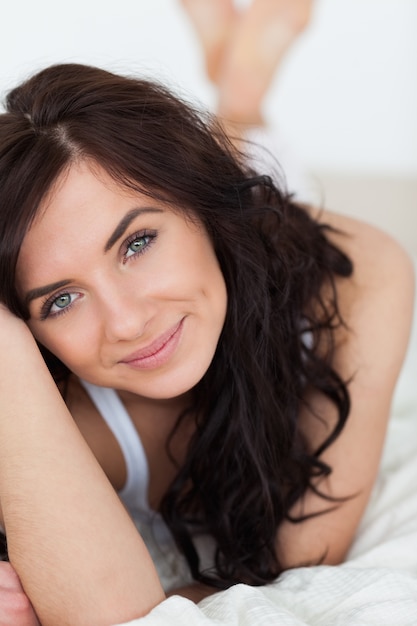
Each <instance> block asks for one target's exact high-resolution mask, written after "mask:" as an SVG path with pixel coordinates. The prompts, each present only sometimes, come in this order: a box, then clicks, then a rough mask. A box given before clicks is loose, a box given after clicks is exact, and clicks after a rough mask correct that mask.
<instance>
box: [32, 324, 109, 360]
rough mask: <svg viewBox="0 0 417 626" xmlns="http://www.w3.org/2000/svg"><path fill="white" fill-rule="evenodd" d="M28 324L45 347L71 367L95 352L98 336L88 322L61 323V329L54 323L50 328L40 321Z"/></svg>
mask: <svg viewBox="0 0 417 626" xmlns="http://www.w3.org/2000/svg"><path fill="white" fill-rule="evenodd" d="M28 326H29V328H30V330H31V332H32V334H33V336H34V337H35V339H36V340H37V341H38V342H39V343H41V344H42V345H43V346H44V347H45V348H47V349H48V350H49V352H52V354H54V355H55V356H56V357H57V358H58V359H60V361H62V362H63V363H64V364H65V365H66V366H67V367H69V369H71V370H73V369H74V365H75V366H76V365H77V364H79V363H83V362H86V361H87V360H88V359H89V357H91V356H92V354H93V353H94V345H95V344H96V341H97V338H96V337H95V336H94V333H93V328H94V326H92V325H88V324H79V325H74V324H71V327H69V325H68V326H67V327H64V325H63V324H62V323H59V329H58V324H57V329H56V330H55V329H54V328H52V327H53V324H50V325H49V328H48V329H46V328H43V327H42V325H41V324H40V323H36V322H35V323H32V324H31V323H30V322H28Z"/></svg>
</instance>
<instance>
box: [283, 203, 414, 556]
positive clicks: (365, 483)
mask: <svg viewBox="0 0 417 626" xmlns="http://www.w3.org/2000/svg"><path fill="white" fill-rule="evenodd" d="M321 219H322V221H324V222H327V223H330V224H331V225H333V226H334V227H336V228H339V229H341V230H343V231H345V232H346V233H348V235H347V236H343V235H332V238H333V239H334V240H335V242H336V243H337V245H339V246H340V247H341V248H342V249H344V250H345V251H346V252H347V253H348V254H349V256H350V257H351V258H352V260H353V262H354V265H355V271H354V275H353V278H352V279H348V280H346V279H342V280H341V281H340V284H339V288H338V291H339V299H340V307H341V311H342V315H343V316H344V319H345V321H346V323H347V324H348V326H349V330H346V329H340V331H339V332H338V336H337V338H336V341H337V351H336V359H335V363H334V365H335V367H336V369H337V371H338V372H339V373H340V374H341V376H342V378H344V379H345V380H348V379H350V378H352V381H351V383H350V384H349V391H350V394H351V402H352V409H351V414H350V416H349V418H348V421H347V424H346V426H345V428H344V430H343V431H342V434H341V435H340V436H339V437H338V439H337V440H336V441H335V442H334V443H333V444H332V445H331V446H330V447H329V448H328V449H327V450H326V452H325V453H324V454H323V455H322V459H323V460H324V461H325V462H327V463H328V464H329V465H330V466H331V467H332V468H333V472H332V474H331V476H330V477H329V478H328V479H326V480H322V481H321V482H320V484H319V487H320V489H321V490H322V491H323V492H324V493H326V494H328V495H330V496H337V497H344V496H353V497H352V498H350V499H348V500H346V501H345V502H343V503H341V504H340V505H339V506H338V508H337V509H336V510H334V511H332V512H329V513H325V514H324V515H319V516H318V517H314V518H311V519H310V520H308V521H305V522H302V523H300V524H291V523H287V522H286V523H285V524H283V526H282V527H281V529H280V531H279V533H278V552H279V555H280V557H281V558H282V560H283V562H284V563H285V565H286V566H287V567H293V566H296V565H300V564H304V563H311V562H313V563H314V562H317V561H318V560H319V559H320V558H321V557H322V556H323V555H324V561H323V562H324V563H331V564H335V563H340V562H341V561H342V560H343V559H344V557H345V555H346V553H347V551H348V549H349V547H350V545H351V543H352V540H353V537H354V534H355V531H356V529H357V526H358V524H359V522H360V519H361V517H362V515H363V512H364V509H365V507H366V505H367V503H368V500H369V496H370V493H371V490H372V487H373V484H374V481H375V477H376V474H377V471H378V467H379V462H380V457H381V451H382V447H383V443H384V437H385V432H386V426H387V422H388V418H389V414H390V408H391V401H392V396H393V391H394V387H395V383H396V380H397V377H398V374H399V371H400V368H401V365H402V362H403V358H404V355H405V351H406V347H407V343H408V338H409V332H410V326H411V318H412V303H413V285H414V279H413V268H412V264H411V262H410V260H409V258H408V256H407V255H406V254H405V252H404V251H403V250H402V249H401V247H400V246H399V245H398V244H397V243H396V242H395V241H393V240H392V239H391V238H390V237H389V236H388V235H385V234H384V233H382V232H380V231H378V230H377V229H375V228H373V227H371V226H369V225H367V224H364V223H361V222H358V221H355V220H351V219H349V218H347V217H343V216H340V215H339V216H338V215H332V214H331V213H326V212H324V213H323V215H322V217H321ZM309 400H310V401H311V402H312V405H313V407H314V408H315V409H316V410H317V411H318V412H319V413H320V414H321V415H323V416H324V417H325V420H324V422H323V423H321V422H320V421H319V420H317V419H316V418H314V417H312V415H311V414H310V413H308V412H307V411H305V412H304V414H303V415H302V416H301V420H302V428H303V430H304V433H305V435H306V437H307V439H308V440H309V442H310V445H311V449H315V448H316V447H317V446H318V445H319V444H320V442H321V441H323V439H324V438H325V437H326V436H327V435H328V434H329V432H330V429H331V428H332V426H333V424H334V420H335V414H334V407H333V406H331V405H330V403H329V402H328V401H326V400H324V399H323V398H322V397H317V396H315V395H311V396H310V398H309ZM328 506H329V502H326V501H325V500H323V499H321V498H319V497H318V496H316V495H314V494H313V493H312V492H309V493H308V494H307V495H306V496H305V498H304V499H303V500H302V501H301V502H299V503H298V505H297V506H296V507H295V508H294V510H293V511H292V513H293V514H294V515H295V516H297V515H300V514H304V513H313V512H316V511H323V510H324V509H326V508H328Z"/></svg>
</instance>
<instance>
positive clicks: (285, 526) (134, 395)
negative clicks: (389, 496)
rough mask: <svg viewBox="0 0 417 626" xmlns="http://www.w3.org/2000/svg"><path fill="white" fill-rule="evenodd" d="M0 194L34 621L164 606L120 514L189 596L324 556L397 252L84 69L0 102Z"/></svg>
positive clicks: (384, 331) (18, 503)
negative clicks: (156, 546) (207, 543)
mask: <svg viewBox="0 0 417 626" xmlns="http://www.w3.org/2000/svg"><path fill="white" fill-rule="evenodd" d="M0 199H1V211H0V300H1V302H2V303H3V306H2V309H1V311H0V314H1V324H0V346H1V351H2V354H3V355H4V356H5V358H3V359H2V362H1V365H0V368H1V371H0V385H1V387H0V396H1V406H2V414H3V415H2V420H1V421H0V446H1V449H0V504H1V521H2V525H3V527H4V528H5V532H6V535H7V541H8V550H9V557H10V563H11V565H12V566H13V571H15V572H16V573H17V575H18V577H19V579H20V581H21V583H22V585H23V588H24V590H25V592H26V594H27V596H28V598H29V599H30V601H31V602H32V604H33V606H34V609H35V611H36V613H37V615H38V618H39V620H40V622H41V623H42V624H44V625H48V624H57V623H59V624H77V625H80V624H89V625H91V624H114V623H117V622H121V621H127V620H129V619H133V618H134V617H138V616H140V615H144V614H146V613H147V612H148V611H149V610H150V609H151V608H152V607H153V606H155V605H156V604H158V603H159V602H161V601H162V600H163V599H164V597H165V595H164V591H163V590H162V586H161V583H160V580H159V577H158V573H157V571H156V569H155V567H154V564H153V562H152V559H151V557H150V555H149V552H148V550H147V548H146V546H145V544H144V542H143V541H142V539H141V536H140V534H139V533H138V532H137V530H136V528H135V525H134V524H133V523H132V518H135V516H136V514H137V515H138V516H139V517H140V516H141V515H143V516H145V517H146V516H147V515H149V516H150V518H149V519H152V518H155V519H156V521H155V524H156V525H157V527H158V528H159V529H160V531H159V530H158V532H161V533H162V534H163V533H165V532H166V533H168V534H169V535H170V536H172V537H174V539H175V542H176V544H177V546H178V547H179V550H180V552H181V553H182V554H183V555H184V557H185V559H186V561H187V564H188V566H189V571H190V573H191V576H192V578H193V579H194V581H195V582H194V583H191V584H190V585H189V586H187V587H185V588H183V589H181V590H169V591H170V592H171V593H172V592H174V591H177V592H179V593H183V594H184V595H188V596H189V597H191V598H193V599H196V600H198V599H199V598H201V597H203V596H204V595H207V594H208V593H212V592H213V591H215V590H216V589H222V588H226V587H228V586H230V585H231V584H234V583H237V582H244V583H248V584H255V585H256V584H266V583H268V582H270V581H272V580H274V579H275V578H276V577H277V576H279V574H280V573H281V572H282V571H283V570H284V569H287V568H289V567H295V566H298V565H305V564H315V563H339V562H340V561H341V560H343V558H344V556H345V554H346V552H347V550H348V549H349V546H350V544H351V542H352V539H353V536H354V533H355V530H356V528H357V525H358V523H359V520H360V518H361V515H362V513H363V511H364V508H365V506H366V503H367V501H368V498H369V495H370V491H371V489H372V485H373V482H374V478H375V475H376V472H377V468H378V463H379V458H380V454H381V448H382V445H383V440H384V432H385V427H386V422H387V419H388V415H389V408H390V401H391V397H392V393H393V388H394V385H395V381H396V378H397V375H398V372H399V369H400V366H401V362H402V359H403V355H404V352H405V348H406V344H407V339H408V333H409V326H410V320H411V302H412V281H413V279H412V269H411V264H410V262H409V260H408V258H407V257H406V255H405V254H404V252H403V251H402V250H401V248H400V247H399V246H398V245H397V244H396V243H395V242H394V241H392V240H391V239H390V238H389V237H388V236H387V235H385V234H383V233H381V232H379V231H377V230H376V229H374V228H372V227H371V226H368V225H365V224H360V223H358V222H355V221H353V220H350V219H348V218H346V217H342V216H336V215H332V214H330V213H327V212H324V211H322V212H317V211H314V210H312V209H309V208H306V207H299V206H297V205H295V204H294V203H293V202H292V201H291V197H290V196H288V195H287V194H285V193H283V192H282V191H279V190H278V189H277V188H276V187H275V185H274V184H273V182H272V180H271V179H270V178H269V177H266V176H261V175H259V174H258V173H255V172H253V171H250V170H249V168H248V167H247V166H245V161H244V158H243V156H242V155H240V154H239V153H238V152H237V150H236V149H235V148H234V147H233V146H232V144H231V143H230V141H229V140H228V138H227V137H226V136H225V135H224V134H223V133H222V131H221V128H219V126H218V125H216V124H215V123H214V121H212V120H210V119H204V118H203V117H202V116H200V115H198V114H197V113H195V112H194V111H193V110H191V109H190V108H189V107H188V106H187V105H186V104H184V103H183V102H181V101H180V100H178V99H177V98H176V97H174V96H172V95H171V94H170V93H169V92H168V91H166V90H165V89H163V88H162V87H161V86H158V85H155V84H153V83H150V82H147V81H141V80H135V79H130V78H124V77H119V76H115V75H113V74H110V73H108V72H105V71H103V70H99V69H96V68H90V67H85V66H79V65H63V66H55V67H51V68H47V69H46V70H44V71H42V72H40V73H38V74H37V75H35V76H34V77H33V78H31V79H29V81H27V82H26V83H24V84H22V85H21V86H20V87H18V88H16V89H15V90H13V91H12V92H11V93H10V94H9V97H8V102H7V111H6V113H5V114H4V115H2V116H1V118H0ZM38 345H39V347H40V350H39V349H38ZM45 363H46V364H47V366H48V367H46V365H45ZM48 368H49V369H48ZM51 374H52V376H51ZM106 403H107V404H106ZM109 403H110V404H111V406H116V405H117V408H116V409H115V410H116V411H117V412H118V415H121V414H122V413H123V412H124V414H125V415H126V414H127V415H128V423H129V424H130V426H127V428H130V429H131V430H130V431H129V434H128V437H127V438H128V440H129V441H130V442H131V441H132V440H133V439H134V438H135V437H136V439H137V441H136V443H135V446H136V447H135V448H134V449H135V450H136V451H142V452H143V454H142V457H141V459H139V458H138V459H133V461H132V462H130V461H129V459H128V458H126V455H125V457H124V456H123V453H122V443H121V439H122V434H120V435H119V434H118V431H117V424H116V425H114V424H112V428H114V431H112V430H111V429H110V428H109V426H108V425H107V423H106V421H105V420H104V417H103V411H106V410H107V409H106V406H109ZM114 403H116V405H115V404H114ZM103 407H104V408H103ZM106 419H107V417H106ZM108 419H109V423H110V421H111V417H109V418H108ZM118 420H119V417H117V419H116V422H117V421H118ZM132 426H133V429H132ZM114 433H116V434H114ZM138 436H139V437H138ZM141 447H142V448H143V449H142V448H141ZM136 460H137V461H138V462H139V460H141V462H142V463H143V465H142V467H143V472H142V473H145V474H146V473H148V474H149V481H148V482H146V481H144V480H143V475H141V472H139V476H138V489H139V492H140V493H139V500H136V501H135V502H134V503H133V504H132V503H131V500H130V497H131V495H129V494H128V495H127V494H126V489H127V487H128V485H129V481H130V479H131V473H132V472H134V467H135V461H136ZM141 481H142V484H140V483H141ZM116 492H120V493H121V497H122V500H124V504H125V506H126V508H125V506H123V504H122V503H121V502H120V500H119V498H118V497H117V495H116ZM132 497H135V496H132ZM129 508H130V511H128V510H127V509H129ZM129 512H130V514H131V515H129ZM152 512H158V513H159V515H156V513H154V514H153V513H152ZM155 516H156V517H155ZM135 521H136V520H135ZM152 523H153V522H152V521H151V522H150V524H152ZM202 534H204V535H208V536H209V537H211V539H212V542H213V544H212V545H213V546H214V548H213V554H212V555H209V556H212V558H211V562H210V563H209V566H207V565H206V564H203V563H202V561H200V556H204V557H207V554H204V555H201V554H199V538H200V536H201V535H202ZM6 567H7V568H8V570H7V571H6V575H8V573H10V565H7V566H6ZM12 575H14V574H13V572H12ZM13 580H14V582H13V584H12V585H11V587H13V589H14V590H16V589H17V595H18V597H19V598H20V599H22V598H23V603H24V600H25V598H26V596H24V595H23V594H22V593H21V590H20V588H19V586H18V582H17V579H13ZM184 582H187V581H186V580H184ZM23 610H24V611H25V616H26V617H25V619H26V618H27V616H28V612H29V610H28V605H27V604H26V605H25V606H24V607H23ZM28 619H32V620H35V619H36V618H35V616H34V614H33V613H32V614H31V615H30V617H29V618H28ZM27 623H30V622H29V621H28V622H27ZM32 623H36V622H34V621H33V622H32Z"/></svg>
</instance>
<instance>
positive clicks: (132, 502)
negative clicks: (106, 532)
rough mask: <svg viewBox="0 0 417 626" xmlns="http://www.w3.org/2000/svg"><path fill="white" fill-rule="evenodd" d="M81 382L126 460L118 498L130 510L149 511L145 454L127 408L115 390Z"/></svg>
mask: <svg viewBox="0 0 417 626" xmlns="http://www.w3.org/2000/svg"><path fill="white" fill-rule="evenodd" d="M80 382H81V384H82V385H83V387H84V388H85V390H86V391H87V393H88V395H89V396H90V398H91V400H92V401H93V403H94V405H95V406H96V408H97V410H98V411H99V413H100V414H101V416H102V417H103V419H104V420H105V422H106V424H107V425H108V427H109V428H110V430H111V431H112V433H113V435H114V436H115V437H116V439H117V441H118V443H119V445H120V448H121V450H122V453H123V456H124V459H125V463H126V474H127V478H126V483H125V485H124V486H123V489H122V490H121V491H119V497H120V498H121V500H122V501H123V503H124V504H125V506H126V507H127V509H128V510H129V511H130V512H131V513H134V512H141V513H142V514H143V513H149V514H150V513H151V509H150V506H149V502H148V487H149V467H148V461H147V458H146V453H145V450H144V447H143V444H142V441H141V439H140V437H139V434H138V432H137V430H136V428H135V427H134V425H133V422H132V420H131V418H130V416H129V414H128V412H127V411H126V408H125V406H124V404H123V402H122V401H121V399H120V397H119V396H118V394H117V392H116V391H115V390H114V389H110V388H108V387H97V386H96V385H92V384H91V383H88V382H86V381H84V380H80Z"/></svg>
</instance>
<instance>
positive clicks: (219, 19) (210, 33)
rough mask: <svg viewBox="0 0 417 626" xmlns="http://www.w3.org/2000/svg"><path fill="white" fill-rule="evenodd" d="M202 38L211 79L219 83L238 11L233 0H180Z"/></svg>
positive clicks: (201, 41)
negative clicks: (220, 72)
mask: <svg viewBox="0 0 417 626" xmlns="http://www.w3.org/2000/svg"><path fill="white" fill-rule="evenodd" d="M180 2H181V4H182V5H183V7H184V9H185V10H186V11H187V13H188V15H189V17H190V19H191V22H192V24H193V26H194V28H195V30H196V32H197V35H198V37H199V39H200V43H201V45H202V48H203V52H204V58H205V62H206V70H207V74H208V76H209V78H210V80H211V81H212V82H213V83H215V84H217V82H218V78H219V71H220V68H221V65H222V62H223V58H224V52H225V48H226V46H227V44H228V41H229V38H230V33H231V32H232V30H233V27H234V24H235V21H236V17H237V12H236V10H235V7H234V6H233V0H180Z"/></svg>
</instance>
